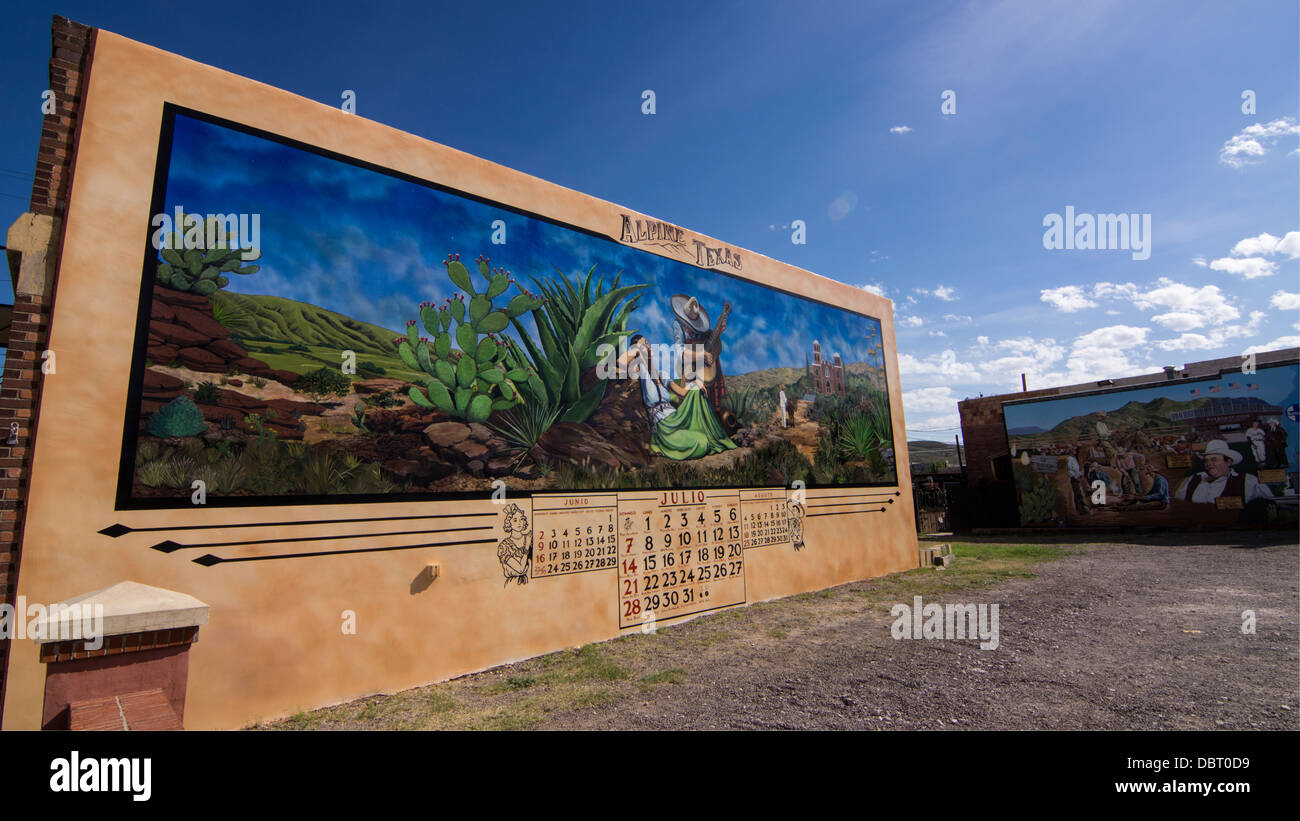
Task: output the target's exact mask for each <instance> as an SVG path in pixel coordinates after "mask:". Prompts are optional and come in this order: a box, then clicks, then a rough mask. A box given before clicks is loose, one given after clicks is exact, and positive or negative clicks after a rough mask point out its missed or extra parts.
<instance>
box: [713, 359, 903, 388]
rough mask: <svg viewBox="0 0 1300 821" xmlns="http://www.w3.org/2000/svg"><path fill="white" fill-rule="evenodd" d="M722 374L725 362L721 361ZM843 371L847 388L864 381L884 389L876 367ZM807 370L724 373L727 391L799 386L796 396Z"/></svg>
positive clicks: (859, 364)
mask: <svg viewBox="0 0 1300 821" xmlns="http://www.w3.org/2000/svg"><path fill="white" fill-rule="evenodd" d="M722 365H723V368H724V373H726V371H725V368H726V365H727V361H726V359H725V358H724V359H723V360H722ZM844 371H845V373H846V374H848V387H850V388H856V387H859V386H860V385H862V383H863V382H864V381H865V382H866V383H868V384H870V385H871V386H872V387H874V388H877V389H878V390H884V389H885V372H884V371H883V370H882V369H880V368H877V367H874V366H872V365H869V364H867V363H866V362H850V363H849V364H847V365H845V366H844ZM806 374H807V369H806V368H804V367H803V366H800V367H797V368H767V369H765V370H761V371H750V372H749V373H742V374H734V375H733V374H731V373H726V378H727V390H738V391H740V390H764V389H767V388H776V387H778V386H780V385H785V387H786V390H787V391H792V389H793V388H794V386H796V385H799V386H800V390H799V391H797V392H796V395H800V394H801V393H802V392H803V388H804V386H806V385H807V380H806V379H805V376H806Z"/></svg>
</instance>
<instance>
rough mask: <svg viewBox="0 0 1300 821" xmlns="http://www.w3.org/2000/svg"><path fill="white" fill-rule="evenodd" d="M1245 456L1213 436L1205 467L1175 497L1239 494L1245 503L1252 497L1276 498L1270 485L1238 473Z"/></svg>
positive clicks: (1204, 499)
mask: <svg viewBox="0 0 1300 821" xmlns="http://www.w3.org/2000/svg"><path fill="white" fill-rule="evenodd" d="M1241 460H1242V455H1241V454H1240V453H1238V452H1237V451H1235V450H1233V449H1232V448H1230V447H1228V443H1227V442H1225V441H1223V440H1222V439H1213V440H1211V441H1210V442H1209V444H1207V445H1206V446H1205V456H1204V461H1205V470H1203V471H1201V472H1200V473H1197V474H1195V475H1193V476H1189V477H1188V478H1187V479H1186V480H1185V481H1184V482H1183V483H1182V484H1181V485H1179V486H1178V492H1177V493H1175V494H1174V496H1175V498H1178V499H1184V500H1187V501H1191V502H1213V501H1214V500H1215V499H1218V498H1219V497H1220V496H1223V497H1231V496H1237V497H1239V498H1241V499H1242V501H1243V502H1250V501H1251V500H1252V499H1272V498H1273V491H1271V490H1269V487H1268V485H1265V484H1261V483H1260V481H1259V480H1258V479H1257V478H1255V476H1254V475H1253V474H1250V473H1238V472H1237V471H1235V470H1233V469H1232V468H1233V466H1235V465H1238V464H1240V463H1241Z"/></svg>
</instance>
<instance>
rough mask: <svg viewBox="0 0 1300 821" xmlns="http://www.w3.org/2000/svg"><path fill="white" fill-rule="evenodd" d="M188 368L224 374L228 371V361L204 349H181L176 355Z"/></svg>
mask: <svg viewBox="0 0 1300 821" xmlns="http://www.w3.org/2000/svg"><path fill="white" fill-rule="evenodd" d="M176 356H177V358H178V359H180V361H181V362H184V363H185V365H186V366H188V367H190V368H192V369H194V370H196V371H204V372H206V373H222V372H224V371H225V370H226V360H224V359H222V358H221V357H219V356H217V355H216V354H214V353H209V352H208V351H206V350H204V349H203V348H181V349H180V351H178V352H177V354H176Z"/></svg>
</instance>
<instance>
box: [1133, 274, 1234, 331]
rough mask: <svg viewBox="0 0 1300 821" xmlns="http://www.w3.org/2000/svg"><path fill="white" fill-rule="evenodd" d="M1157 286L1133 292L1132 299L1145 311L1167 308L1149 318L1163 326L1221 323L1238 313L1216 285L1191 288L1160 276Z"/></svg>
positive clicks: (1176, 328)
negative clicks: (1148, 289)
mask: <svg viewBox="0 0 1300 821" xmlns="http://www.w3.org/2000/svg"><path fill="white" fill-rule="evenodd" d="M1156 286H1157V287H1155V288H1152V289H1151V290H1150V291H1146V292H1138V293H1135V294H1134V295H1133V296H1132V301H1133V304H1134V305H1135V306H1137V307H1138V308H1140V309H1141V310H1144V311H1148V310H1155V309H1158V308H1164V309H1166V311H1167V313H1164V314H1160V315H1157V316H1153V317H1152V318H1151V320H1152V321H1153V322H1156V323H1158V324H1160V325H1163V326H1164V327H1166V328H1170V329H1172V330H1176V331H1178V330H1186V329H1188V328H1199V327H1201V326H1202V325H1206V324H1209V325H1222V324H1223V323H1225V322H1231V321H1232V320H1234V319H1237V318H1238V317H1239V316H1241V312H1240V311H1238V310H1237V308H1236V307H1234V306H1233V305H1232V303H1231V302H1229V301H1228V298H1227V297H1226V296H1225V295H1224V294H1223V292H1222V291H1220V290H1219V286H1217V285H1204V286H1202V287H1200V288H1194V287H1192V286H1191V285H1184V284H1183V283H1181V282H1174V281H1173V280H1172V279H1169V278H1168V277H1161V278H1160V279H1158V280H1156ZM1197 320H1199V321H1197Z"/></svg>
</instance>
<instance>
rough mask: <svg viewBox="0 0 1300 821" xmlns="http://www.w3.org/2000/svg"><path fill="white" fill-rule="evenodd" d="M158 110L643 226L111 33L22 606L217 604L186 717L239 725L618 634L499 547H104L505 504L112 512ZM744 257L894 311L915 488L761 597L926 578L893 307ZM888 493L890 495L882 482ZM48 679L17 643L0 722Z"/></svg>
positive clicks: (87, 121) (847, 301) (827, 532)
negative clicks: (112, 598)
mask: <svg viewBox="0 0 1300 821" xmlns="http://www.w3.org/2000/svg"><path fill="white" fill-rule="evenodd" d="M164 101H169V102H174V103H176V104H179V105H182V106H185V107H188V108H193V109H196V110H199V111H203V112H207V113H210V114H213V115H216V116H220V117H225V118H229V119H231V120H235V121H237V122H241V123H244V124H246V125H249V126H252V127H255V128H260V129H265V130H267V131H271V132H274V133H277V134H281V135H283V136H285V137H288V138H291V139H295V140H299V141H302V142H305V143H308V144H311V145H315V146H319V147H321V148H325V149H328V150H331V151H336V152H339V153H342V154H346V155H350V156H352V157H355V158H358V159H360V160H364V161H367V162H371V163H375V164H377V165H380V166H384V167H386V168H390V169H393V170H396V171H399V172H404V173H406V174H410V175H413V176H416V177H419V178H422V179H426V180H431V181H435V182H438V183H441V184H444V185H448V186H451V187H453V188H456V189H460V190H463V191H466V192H470V193H473V194H476V195H479V196H482V197H486V198H488V199H492V200H495V201H498V202H500V203H503V204H506V205H511V206H515V207H518V208H522V209H526V210H529V211H532V212H536V213H539V214H545V215H547V216H550V217H552V218H555V219H558V220H561V221H563V222H566V223H570V224H574V225H579V226H583V227H586V228H589V229H592V230H596V231H599V232H601V233H604V234H607V235H610V236H612V237H613V238H614V239H618V234H619V227H620V218H619V214H621V213H630V214H632V215H633V216H634V218H635V217H638V216H640V215H637V214H635V213H634V212H631V211H629V210H628V209H623V208H620V207H617V206H614V205H612V204H610V203H606V202H603V201H600V200H597V199H594V198H592V197H588V196H585V195H583V194H579V193H577V192H574V191H570V190H567V189H564V188H561V187H559V186H556V185H552V184H550V183H547V182H544V181H541V180H538V179H535V178H532V177H529V176H527V175H524V174H520V173H518V172H515V171H511V170H509V169H507V168H503V167H501V166H498V165H494V164H492V163H490V162H488V161H486V160H482V159H479V158H477V157H473V156H470V155H468V154H464V153H461V152H458V151H455V150H452V149H449V148H446V147H443V146H439V145H436V144H433V143H430V142H428V141H425V140H423V139H420V138H418V137H415V136H412V135H409V134H405V133H402V132H400V131H397V130H395V129H392V128H389V127H387V126H384V125H381V124H378V123H374V122H371V121H368V120H364V119H361V118H358V117H356V116H354V115H348V114H344V113H343V112H341V111H340V110H338V109H337V108H333V107H330V106H326V105H323V104H321V103H316V102H313V101H311V100H307V99H303V98H301V97H297V96H295V95H293V94H290V93H288V92H285V91H281V90H278V89H275V88H271V87H269V86H266V85H262V84H259V83H255V82H252V81H250V80H247V79H245V78H242V77H238V76H235V75H233V74H229V73H226V72H223V71H220V70H218V69H215V68H212V67H209V66H205V65H201V64H199V63H195V62H192V61H189V60H185V59H183V58H180V57H176V56H174V55H171V54H168V53H166V52H163V51H160V50H157V49H154V48H151V47H149V46H145V45H142V44H139V43H135V42H132V41H130V40H126V39H124V38H122V37H118V36H116V35H113V34H110V33H108V32H100V33H99V36H98V39H97V41H96V47H95V54H94V63H93V70H92V74H91V76H90V79H89V88H88V92H87V94H86V98H85V101H84V115H83V116H84V119H83V127H82V132H81V137H80V143H79V146H78V153H77V161H76V163H77V167H76V174H75V181H74V184H73V189H72V191H71V198H70V207H69V210H68V213H67V235H66V240H65V245H64V248H63V253H62V258H61V263H60V270H59V274H58V285H57V293H56V296H55V313H54V317H53V320H52V323H51V343H50V344H51V347H52V349H53V350H54V351H55V352H56V355H57V373H55V374H51V375H47V376H46V377H45V386H44V394H43V399H42V404H41V411H40V414H41V415H40V434H39V439H38V441H37V442H36V443H35V446H34V455H33V459H34V461H33V467H32V473H31V484H30V495H29V497H28V513H27V520H26V529H25V537H24V550H23V563H22V568H21V574H20V578H19V590H18V593H19V595H22V596H25V597H26V599H27V600H28V601H29V602H54V601H59V600H62V599H66V598H68V597H70V596H74V595H77V594H80V593H84V592H86V591H89V590H94V589H98V588H102V587H106V586H108V585H110V584H113V583H115V582H118V581H122V580H124V579H129V580H134V581H138V582H142V583H145V584H149V585H154V586H157V587H162V588H167V589H170V590H176V591H181V592H184V593H188V594H190V595H193V596H195V597H197V598H198V599H200V600H202V601H203V602H205V603H207V604H208V605H210V606H211V615H210V621H209V624H208V626H206V627H204V628H203V629H202V631H201V633H200V639H199V641H198V643H197V644H196V645H194V648H193V650H192V652H191V666H190V676H189V692H188V695H187V699H186V715H185V724H186V726H187V727H189V728H231V727H239V726H243V725H245V724H247V723H248V722H250V721H253V720H256V719H265V718H270V717H274V716H279V715H285V714H288V713H292V712H294V711H295V710H297V709H300V708H311V707H316V706H322V705H326V704H330V703H336V702H339V701H342V700H346V699H350V698H355V697H359V696H362V695H365V694H370V693H375V692H386V691H395V690H400V689H404V688H408V687H412V686H417V685H420V684H425V683H429V682H432V681H438V680H442V679H446V678H448V677H451V676H454V675H458V674H461V673H465V672H469V671H473V670H478V669H483V668H486V667H489V666H492V665H496V664H499V663H503V662H507V661H511V660H517V659H521V658H526V657H530V656H533V655H537V654H539V653H543V652H547V651H551V650H555V649H559V648H563V647H566V646H574V645H578V644H582V643H585V642H591V641H597V640H601V639H606V638H611V637H613V636H615V635H617V634H618V632H619V631H618V619H617V611H616V607H617V591H616V587H615V581H614V578H613V573H614V571H613V570H607V571H599V572H585V573H577V574H573V575H567V576H560V577H555V578H548V579H539V580H536V581H534V582H533V583H530V584H528V585H523V586H516V585H513V584H512V585H510V587H509V588H508V589H507V588H505V587H503V584H502V576H501V569H500V565H499V564H498V560H497V557H496V551H495V546H494V545H478V546H473V547H456V546H454V545H450V546H447V547H436V548H422V549H416V550H405V551H396V552H380V553H369V554H352V555H339V556H326V557H319V558H312V559H304V560H272V561H255V562H241V563H225V564H220V565H217V566H215V567H210V568H205V567H202V566H200V565H197V564H195V563H193V562H191V561H190V560H189V559H190V558H192V557H193V556H195V555H198V552H195V551H186V552H182V553H177V554H164V553H161V552H158V551H154V550H150V549H148V545H150V544H153V543H155V542H157V541H159V540H160V538H165V536H159V534H157V533H131V534H128V535H126V536H122V537H121V538H117V539H111V538H108V537H106V536H103V535H100V534H99V533H98V532H97V531H99V530H100V529H101V528H103V527H105V526H107V525H110V524H113V523H115V522H122V523H124V524H127V525H130V526H132V527H150V526H157V527H165V526H174V525H177V524H181V523H184V524H231V523H237V522H259V521H275V520H281V521H290V520H308V519H321V518H339V519H342V518H353V517H365V516H411V515H427V514H430V513H448V512H457V513H461V512H493V513H495V512H496V511H497V510H498V508H496V507H494V506H493V505H492V503H491V502H490V500H489V499H488V498H487V497H486V494H485V497H484V499H483V500H482V501H469V502H465V501H459V502H441V503H427V502H421V503H406V502H396V503H387V504H382V505H377V504H371V505H360V504H358V505H331V506H328V507H306V506H304V507H269V508H268V507H262V508H245V509H202V508H196V509H192V510H191V509H187V510H182V511H121V512H118V511H114V509H113V505H114V493H115V489H116V480H117V470H118V463H119V457H120V448H121V442H122V434H123V430H122V425H123V419H124V416H125V408H126V402H127V388H128V382H129V376H130V358H131V353H132V346H133V339H134V333H135V328H134V320H135V316H136V310H137V302H138V298H139V286H140V279H139V278H140V269H141V262H142V260H141V257H140V252H141V246H142V240H143V239H144V234H145V231H146V230H147V226H148V221H149V216H150V207H151V194H152V182H153V177H154V167H155V163H156V160H157V147H158V138H159V128H160V125H161V120H162V108H163V103H164ZM686 236H687V238H688V246H689V242H690V240H691V239H694V238H697V237H698V238H700V239H704V240H707V241H708V244H709V245H711V246H719V245H724V244H725V243H720V242H717V241H713V240H708V238H705V237H699V235H694V234H692V233H691V232H690V231H687V232H686ZM647 250H648V249H647ZM742 253H744V254H745V256H744V269H743V276H745V277H747V278H749V279H751V280H753V281H756V282H759V283H763V284H767V285H771V286H777V287H780V288H782V289H784V290H788V291H791V292H794V293H798V294H801V295H803V296H807V297H810V298H813V299H817V300H821V301H824V302H827V303H830V304H833V305H839V306H843V307H845V308H849V309H851V310H855V311H859V312H862V313H866V314H869V315H872V316H876V317H879V318H880V319H881V321H882V329H883V336H884V345H885V354H886V355H885V366H886V369H887V372H888V388H889V395H890V401H891V410H892V413H893V425H894V441H895V443H896V448H897V449H898V451H897V458H896V462H897V464H898V470H899V484H900V487H901V488H903V492H902V493H901V494H900V495H899V496H897V497H895V503H894V504H892V505H889V506H888V510H887V512H885V513H882V514H872V515H848V516H824V517H811V518H809V519H807V520H806V525H805V536H806V541H807V545H808V546H807V548H805V549H804V550H803V551H801V552H799V553H795V552H794V551H792V550H790V549H788V548H771V549H759V550H752V551H747V555H746V557H745V562H746V581H747V592H748V600H749V601H750V602H755V601H761V600H764V599H768V598H773V597H777V596H783V595H789V594H792V593H796V592H800V591H805V590H812V589H818V588H823V587H827V586H830V585H833V584H837V583H841V582H845V581H848V580H852V579H859V578H864V577H869V576H875V575H880V574H883V573H888V572H892V571H897V570H903V569H907V568H911V567H915V566H916V563H917V552H916V548H917V544H916V536H915V532H914V529H913V511H912V497H911V493H910V490H909V488H910V476H909V475H908V469H907V464H908V461H907V453H906V449H905V444H904V443H905V441H906V436H905V433H904V422H903V409H902V405H901V402H900V396H901V390H900V387H899V383H898V376H897V374H898V362H897V356H896V353H895V338H894V325H893V313H892V308H891V304H890V303H889V301H888V300H885V299H883V298H881V297H878V296H875V295H874V294H870V293H868V292H866V291H863V290H861V289H858V288H853V287H851V286H848V285H845V284H842V283H837V282H833V281H831V280H829V279H825V278H823V277H819V276H815V275H812V274H809V273H808V272H805V271H802V270H799V269H797V268H794V267H792V266H789V265H785V264H783V263H779V262H776V261H774V260H770V259H767V258H764V257H761V256H759V255H757V254H753V253H748V252H742ZM681 258H682V259H684V260H687V261H691V259H692V258H688V257H686V256H683V257H681ZM720 270H726V271H730V269H727V268H723V269H720ZM845 492H846V491H844V490H837V491H818V490H813V491H809V493H808V498H809V501H810V502H811V503H813V504H815V503H816V499H817V498H818V497H819V496H821V495H826V494H830V493H835V494H843V493H845ZM874 494H875V495H877V496H879V495H880V489H875V491H874ZM389 529H413V528H405V527H403V528H389ZM375 530H376V525H375V524H373V523H364V524H349V525H329V526H311V527H297V528H292V529H289V528H277V527H275V526H268V527H263V528H246V529H242V530H223V529H215V530H211V531H204V532H203V536H204V538H203V540H204V541H223V540H226V539H270V538H276V537H277V536H285V537H288V536H290V535H291V536H292V537H294V538H301V537H305V536H312V535H327V534H337V533H365V532H374V531H375ZM447 538H448V540H449V541H450V539H451V538H452V537H451V536H450V535H449V536H448V537H447ZM411 541H412V540H411V537H409V536H388V537H382V536H380V537H374V538H372V539H356V540H351V541H349V542H348V543H347V544H346V545H344V546H346V547H347V548H358V547H375V546H385V545H401V544H409V543H411ZM423 541H428V539H424V540H423ZM318 544H319V543H318ZM293 549H294V546H292V545H274V544H272V545H261V546H257V547H246V548H239V549H237V550H231V549H226V550H225V551H223V555H226V556H233V555H238V554H239V553H240V552H241V551H242V552H245V553H247V554H249V555H259V554H260V555H265V554H268V553H282V552H293ZM310 549H325V548H322V547H319V546H313V547H312V548H310ZM430 562H438V563H439V564H440V565H441V578H439V579H438V580H437V581H435V582H433V584H432V585H431V586H429V587H428V588H427V589H424V590H421V591H419V592H412V590H413V589H415V588H413V585H412V582H413V580H415V579H416V577H417V576H418V575H419V574H420V573H421V572H422V571H423V570H424V567H425V565H426V564H428V563H430ZM415 587H416V588H418V587H419V585H416V586H415ZM343 610H352V611H355V613H356V614H357V627H358V632H357V635H355V636H349V635H343V633H342V632H341V630H340V613H341V612H342V611H343ZM44 675H45V670H44V667H43V665H41V664H39V663H38V661H37V651H36V646H35V645H34V644H33V643H31V642H19V643H17V644H16V646H15V647H14V653H13V658H12V662H11V666H10V671H9V695H8V699H7V702H6V704H5V714H4V716H3V728H4V729H21V728H27V729H31V728H36V727H38V726H39V722H40V717H41V699H42V693H43V690H44Z"/></svg>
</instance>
